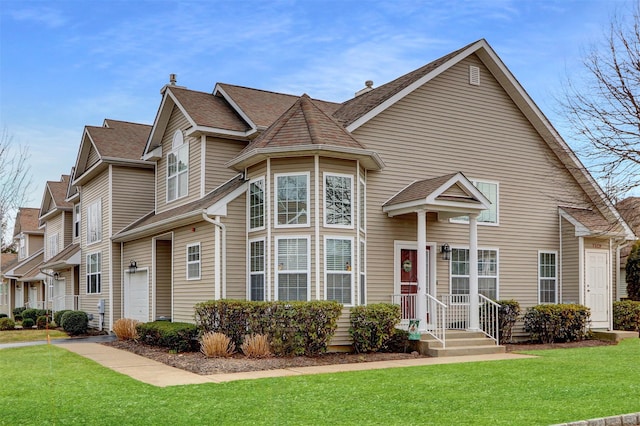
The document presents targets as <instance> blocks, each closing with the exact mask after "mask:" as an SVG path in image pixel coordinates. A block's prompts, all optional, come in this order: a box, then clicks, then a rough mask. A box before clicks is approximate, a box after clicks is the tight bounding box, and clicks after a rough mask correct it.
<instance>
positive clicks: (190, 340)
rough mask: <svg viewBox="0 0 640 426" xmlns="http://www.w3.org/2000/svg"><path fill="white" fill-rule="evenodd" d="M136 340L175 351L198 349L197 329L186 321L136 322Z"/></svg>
mask: <svg viewBox="0 0 640 426" xmlns="http://www.w3.org/2000/svg"><path fill="white" fill-rule="evenodd" d="M136 331H137V332H138V336H139V337H138V341H140V342H142V343H145V344H147V345H152V346H162V347H165V348H169V349H170V350H173V351H177V352H192V351H197V350H198V339H197V337H198V329H197V327H196V326H195V325H194V324H189V323H186V322H168V321H153V322H145V323H141V324H138V325H137V326H136Z"/></svg>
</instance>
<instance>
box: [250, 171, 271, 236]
mask: <svg viewBox="0 0 640 426" xmlns="http://www.w3.org/2000/svg"><path fill="white" fill-rule="evenodd" d="M259 181H262V223H263V225H262V226H258V227H257V228H252V227H251V185H252V184H254V183H256V182H259ZM268 208H269V207H268V206H267V187H266V179H265V177H264V176H260V177H257V178H254V179H251V180H250V181H249V186H248V187H247V228H248V231H249V232H256V231H262V230H264V229H265V228H266V225H267V209H268Z"/></svg>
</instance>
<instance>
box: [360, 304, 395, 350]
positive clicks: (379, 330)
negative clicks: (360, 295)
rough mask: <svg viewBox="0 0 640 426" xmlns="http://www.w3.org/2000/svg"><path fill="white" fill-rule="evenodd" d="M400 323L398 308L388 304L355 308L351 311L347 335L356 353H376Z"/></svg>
mask: <svg viewBox="0 0 640 426" xmlns="http://www.w3.org/2000/svg"><path fill="white" fill-rule="evenodd" d="M399 322H400V306H398V305H392V304H390V303H377V304H372V305H363V306H356V307H354V308H352V309H351V327H350V328H349V334H350V335H351V338H352V339H353V348H354V349H355V351H356V352H358V353H360V352H377V351H379V350H380V349H381V348H382V345H383V344H384V343H385V342H386V341H387V340H389V338H391V336H392V335H393V333H394V329H395V326H396V324H398V323H399Z"/></svg>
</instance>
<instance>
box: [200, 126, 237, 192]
mask: <svg viewBox="0 0 640 426" xmlns="http://www.w3.org/2000/svg"><path fill="white" fill-rule="evenodd" d="M244 146H245V143H244V142H239V141H233V140H228V139H221V138H211V137H207V145H206V154H205V155H206V159H205V176H204V178H205V186H204V192H205V194H206V193H207V192H209V191H211V190H213V189H215V188H217V187H218V186H220V185H222V184H223V183H225V182H226V181H228V180H229V179H231V178H232V177H234V176H235V175H237V174H238V172H236V171H234V170H231V169H229V168H227V167H226V166H225V163H227V162H228V161H230V160H232V159H233V158H235V157H236V156H237V155H238V153H240V151H242V149H243V148H244Z"/></svg>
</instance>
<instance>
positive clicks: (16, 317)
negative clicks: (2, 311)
mask: <svg viewBox="0 0 640 426" xmlns="http://www.w3.org/2000/svg"><path fill="white" fill-rule="evenodd" d="M13 318H14V319H15V320H16V321H22V315H14V316H13Z"/></svg>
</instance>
